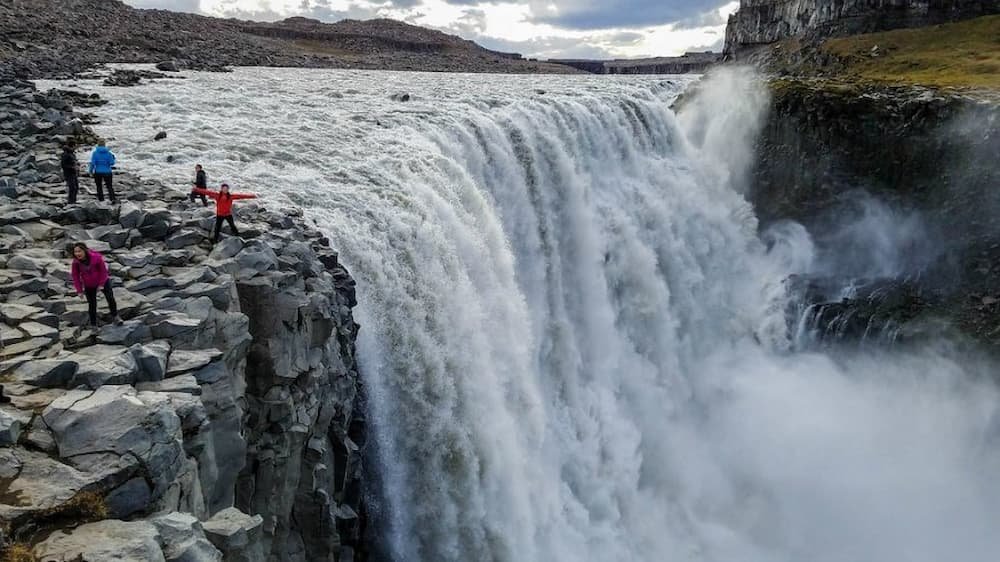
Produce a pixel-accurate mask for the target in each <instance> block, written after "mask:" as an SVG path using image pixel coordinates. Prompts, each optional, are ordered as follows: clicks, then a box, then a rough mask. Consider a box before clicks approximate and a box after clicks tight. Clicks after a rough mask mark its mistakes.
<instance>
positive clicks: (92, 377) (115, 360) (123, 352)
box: [68, 345, 139, 389]
mask: <svg viewBox="0 0 1000 562" xmlns="http://www.w3.org/2000/svg"><path fill="white" fill-rule="evenodd" d="M68 359H70V360H72V361H75V362H76V363H77V364H78V365H79V366H80V368H79V370H78V371H77V373H76V376H75V377H73V385H74V386H78V385H83V386H86V387H87V388H90V389H96V388H98V387H100V386H102V385H105V384H132V383H134V382H135V379H136V375H137V374H138V373H139V365H138V364H137V363H136V360H135V357H134V356H133V354H132V353H131V352H130V351H129V349H128V348H126V347H121V346H117V345H92V346H89V347H84V348H82V349H81V350H80V351H77V352H76V353H74V354H72V355H70V356H69V357H68Z"/></svg>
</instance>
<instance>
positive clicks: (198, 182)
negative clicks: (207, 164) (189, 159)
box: [191, 164, 208, 207]
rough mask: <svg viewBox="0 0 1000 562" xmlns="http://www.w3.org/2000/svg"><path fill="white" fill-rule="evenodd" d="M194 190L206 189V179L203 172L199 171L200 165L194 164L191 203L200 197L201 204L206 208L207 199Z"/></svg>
mask: <svg viewBox="0 0 1000 562" xmlns="http://www.w3.org/2000/svg"><path fill="white" fill-rule="evenodd" d="M196 189H208V177H207V176H205V170H202V169H201V164H196V165H195V167H194V189H192V190H191V202H192V203H194V200H195V198H196V197H199V196H201V204H202V205H204V206H206V207H208V199H207V198H206V197H205V194H203V193H198V192H196V191H195V190H196Z"/></svg>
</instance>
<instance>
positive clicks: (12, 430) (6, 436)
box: [0, 377, 194, 447]
mask: <svg viewBox="0 0 1000 562" xmlns="http://www.w3.org/2000/svg"><path fill="white" fill-rule="evenodd" d="M191 378H192V379H193V378H194V377H191ZM20 437H21V420H19V419H17V418H16V417H14V416H12V415H11V414H9V413H7V412H5V411H3V410H0V446H6V447H9V446H11V445H14V444H15V443H17V440H18V439H19V438H20Z"/></svg>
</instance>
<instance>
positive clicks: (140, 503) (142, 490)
mask: <svg viewBox="0 0 1000 562" xmlns="http://www.w3.org/2000/svg"><path fill="white" fill-rule="evenodd" d="M151 499H152V494H151V491H150V489H149V485H148V484H146V479H145V478H142V477H138V478H133V479H131V480H129V481H127V482H125V483H124V484H122V485H121V486H118V487H117V488H115V489H114V490H112V491H111V493H109V494H108V495H107V496H105V498H104V501H105V503H106V504H107V506H108V512H109V515H110V516H111V517H114V518H125V517H128V516H130V515H133V514H136V513H140V512H142V511H145V510H146V509H147V508H148V507H149V504H150V501H151Z"/></svg>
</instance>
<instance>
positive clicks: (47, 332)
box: [17, 322, 59, 340]
mask: <svg viewBox="0 0 1000 562" xmlns="http://www.w3.org/2000/svg"><path fill="white" fill-rule="evenodd" d="M17 327H18V328H19V329H21V330H23V331H24V332H25V333H27V334H28V335H29V336H31V337H33V338H48V339H50V340H56V339H59V329H58V328H53V327H52V326H47V325H45V324H40V323H38V322H21V323H20V324H18V325H17Z"/></svg>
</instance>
